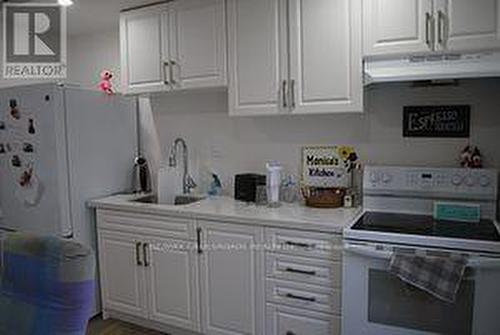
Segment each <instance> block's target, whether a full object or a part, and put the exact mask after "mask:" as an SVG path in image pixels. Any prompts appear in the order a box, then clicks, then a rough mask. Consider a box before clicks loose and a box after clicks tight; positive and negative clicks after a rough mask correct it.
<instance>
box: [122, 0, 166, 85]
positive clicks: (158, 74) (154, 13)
mask: <svg viewBox="0 0 500 335" xmlns="http://www.w3.org/2000/svg"><path fill="white" fill-rule="evenodd" d="M166 9H167V6H166V5H165V4H162V5H157V6H153V7H147V8H142V9H139V10H134V11H130V12H125V13H122V14H121V16H120V49H121V50H120V53H121V77H122V90H123V92H124V93H141V92H149V91H165V90H167V89H168V86H167V85H166V83H165V67H164V63H163V62H164V58H165V52H166V51H167V50H165V49H164V45H165V43H164V39H165V31H164V24H163V22H164V15H163V13H164V12H165V11H166Z"/></svg>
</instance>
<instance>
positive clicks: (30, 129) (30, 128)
mask: <svg viewBox="0 0 500 335" xmlns="http://www.w3.org/2000/svg"><path fill="white" fill-rule="evenodd" d="M28 123H29V124H28V133H29V134H32V135H33V134H35V133H36V130H35V121H34V120H33V119H29V120H28Z"/></svg>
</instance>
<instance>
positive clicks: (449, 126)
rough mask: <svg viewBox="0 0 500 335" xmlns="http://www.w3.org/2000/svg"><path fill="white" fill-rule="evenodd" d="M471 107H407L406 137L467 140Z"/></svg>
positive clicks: (405, 111)
mask: <svg viewBox="0 0 500 335" xmlns="http://www.w3.org/2000/svg"><path fill="white" fill-rule="evenodd" d="M470 115H471V107H470V106H468V105H454V106H406V107H404V110H403V136H404V137H448V138H453V137H455V138H467V137H469V135H470Z"/></svg>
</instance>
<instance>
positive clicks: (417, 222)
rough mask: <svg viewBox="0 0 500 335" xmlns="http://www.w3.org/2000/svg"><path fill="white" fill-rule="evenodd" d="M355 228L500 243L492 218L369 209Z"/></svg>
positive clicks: (499, 236)
mask: <svg viewBox="0 0 500 335" xmlns="http://www.w3.org/2000/svg"><path fill="white" fill-rule="evenodd" d="M352 229H354V230H359V231H374V232H383V233H396V234H410V235H423V236H433V237H447V238H460V239H469V240H482V241H493V242H500V234H499V233H498V230H497V229H496V227H495V224H494V223H493V221H491V220H481V221H480V222H478V223H469V222H455V221H438V220H434V218H433V217H432V216H427V215H413V214H396V213H381V212H366V213H365V214H364V215H363V216H362V217H361V218H360V219H359V220H358V221H357V222H356V223H355V224H354V226H352Z"/></svg>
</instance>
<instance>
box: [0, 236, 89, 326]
mask: <svg viewBox="0 0 500 335" xmlns="http://www.w3.org/2000/svg"><path fill="white" fill-rule="evenodd" d="M0 260H1V263H0V265H1V275H0V280H1V282H0V334H2V335H81V334H85V331H86V327H87V322H88V319H89V318H90V314H91V309H92V302H93V299H94V288H95V257H94V254H93V252H92V250H91V249H90V248H88V247H86V246H83V245H81V244H79V243H76V242H72V241H68V240H63V239H59V238H56V237H40V236H33V235H26V234H19V233H9V234H6V235H5V236H4V237H3V238H2V241H1V259H0Z"/></svg>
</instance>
